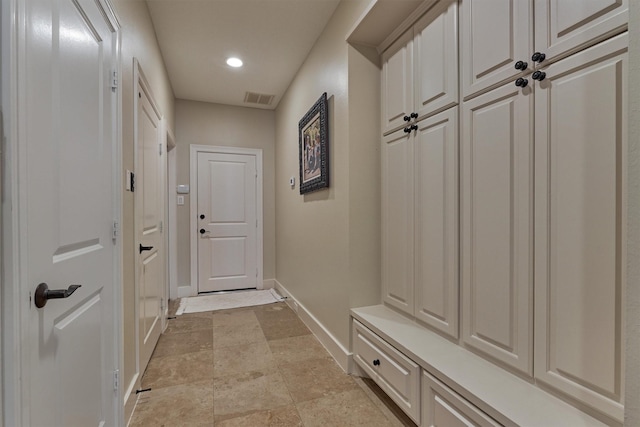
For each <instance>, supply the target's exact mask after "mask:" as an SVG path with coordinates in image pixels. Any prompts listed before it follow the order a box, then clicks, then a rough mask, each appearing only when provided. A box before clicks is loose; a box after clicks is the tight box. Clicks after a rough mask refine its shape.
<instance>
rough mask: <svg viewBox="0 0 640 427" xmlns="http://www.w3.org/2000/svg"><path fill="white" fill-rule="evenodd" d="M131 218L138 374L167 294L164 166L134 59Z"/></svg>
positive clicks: (149, 100)
mask: <svg viewBox="0 0 640 427" xmlns="http://www.w3.org/2000/svg"><path fill="white" fill-rule="evenodd" d="M135 69H136V75H137V82H138V84H137V88H138V91H137V94H136V95H135V96H136V101H137V102H136V106H137V109H136V111H137V113H136V175H135V176H136V179H135V216H136V218H135V222H136V235H137V237H136V248H135V249H136V255H137V257H138V263H137V281H136V289H137V297H138V348H139V372H140V374H142V373H143V372H144V371H145V369H146V368H147V364H148V363H149V359H150V358H151V354H152V353H153V350H154V349H155V347H156V344H157V343H158V339H159V338H160V333H161V332H162V311H163V308H164V307H163V305H164V293H165V285H164V283H165V282H164V278H165V270H166V264H165V259H164V231H163V228H164V226H163V221H164V197H163V194H164V191H165V188H166V187H165V185H164V173H163V171H164V165H165V160H164V158H165V156H164V149H163V146H162V131H161V126H160V120H161V117H160V111H159V110H158V108H157V106H156V103H155V102H154V101H153V97H152V96H151V91H150V89H149V85H148V84H147V82H146V79H145V78H144V74H142V71H141V70H140V68H139V65H138V64H137V62H136V66H135Z"/></svg>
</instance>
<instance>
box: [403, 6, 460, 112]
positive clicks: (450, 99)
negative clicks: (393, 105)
mask: <svg viewBox="0 0 640 427" xmlns="http://www.w3.org/2000/svg"><path fill="white" fill-rule="evenodd" d="M414 35H415V37H414V41H413V43H414V52H415V56H414V63H415V66H414V70H415V88H414V99H415V107H414V111H415V112H416V113H417V114H418V120H420V119H421V118H423V117H425V116H427V115H429V114H433V113H435V112H438V111H442V110H445V109H447V108H449V107H451V106H453V105H455V104H456V103H457V102H458V3H457V1H452V0H443V1H441V2H440V3H438V4H437V5H436V6H434V8H433V9H432V10H431V11H429V12H428V13H427V14H426V15H425V16H424V17H423V18H422V19H420V20H419V21H418V22H417V23H416V25H415V26H414Z"/></svg>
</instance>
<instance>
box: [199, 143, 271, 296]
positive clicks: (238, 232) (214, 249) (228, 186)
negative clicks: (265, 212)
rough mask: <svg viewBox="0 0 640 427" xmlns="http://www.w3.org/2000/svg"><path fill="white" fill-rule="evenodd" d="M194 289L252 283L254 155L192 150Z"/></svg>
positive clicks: (255, 250)
mask: <svg viewBox="0 0 640 427" xmlns="http://www.w3.org/2000/svg"><path fill="white" fill-rule="evenodd" d="M197 176H198V185H197V187H198V194H197V197H198V200H197V209H198V211H197V215H198V222H197V224H198V225H197V227H198V228H197V233H198V292H211V291H221V290H230V289H247V288H256V287H258V276H259V275H258V233H257V231H258V216H257V198H256V194H257V188H256V187H257V179H258V173H257V164H256V156H254V155H249V154H228V153H205V152H199V153H198V171H197Z"/></svg>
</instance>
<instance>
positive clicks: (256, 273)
mask: <svg viewBox="0 0 640 427" xmlns="http://www.w3.org/2000/svg"><path fill="white" fill-rule="evenodd" d="M256 278H258V267H256Z"/></svg>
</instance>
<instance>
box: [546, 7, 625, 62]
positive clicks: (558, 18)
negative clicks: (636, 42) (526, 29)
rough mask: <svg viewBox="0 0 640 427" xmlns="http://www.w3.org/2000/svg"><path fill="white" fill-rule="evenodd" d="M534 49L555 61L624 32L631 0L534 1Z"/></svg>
mask: <svg viewBox="0 0 640 427" xmlns="http://www.w3.org/2000/svg"><path fill="white" fill-rule="evenodd" d="M534 10H535V50H536V51H538V52H542V53H544V54H545V55H546V57H547V59H546V60H547V61H549V60H554V59H555V58H559V57H562V56H566V55H567V54H570V53H573V52H574V51H576V50H578V49H580V48H585V47H588V46H589V45H592V44H595V43H597V42H599V41H601V40H603V39H605V38H606V37H609V36H610V35H611V34H612V33H613V34H615V33H616V32H622V31H624V30H625V29H626V28H627V22H628V21H629V0H580V1H567V0H535V7H534Z"/></svg>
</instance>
